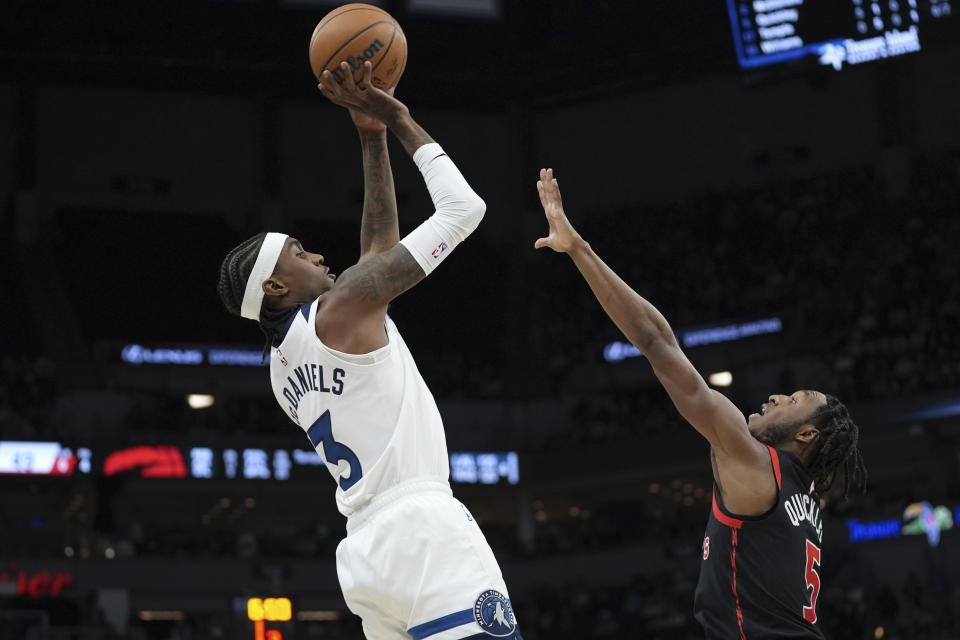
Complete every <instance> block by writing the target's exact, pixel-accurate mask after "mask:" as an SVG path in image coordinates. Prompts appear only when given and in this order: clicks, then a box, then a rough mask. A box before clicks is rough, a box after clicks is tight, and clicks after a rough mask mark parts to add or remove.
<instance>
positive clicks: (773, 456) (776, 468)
mask: <svg viewBox="0 0 960 640" xmlns="http://www.w3.org/2000/svg"><path fill="white" fill-rule="evenodd" d="M767 449H770V462H771V464H773V476H774V477H775V478H776V479H777V493H778V494H779V493H780V489H781V488H782V482H781V478H780V456H779V455H777V450H776V449H774V448H773V447H771V446H770V445H767ZM778 497H779V496H778Z"/></svg>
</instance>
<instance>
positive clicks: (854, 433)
mask: <svg viewBox="0 0 960 640" xmlns="http://www.w3.org/2000/svg"><path fill="white" fill-rule="evenodd" d="M824 395H826V396H827V404H826V405H824V406H822V407H820V408H818V409H817V411H816V412H814V414H813V415H812V416H810V418H809V419H808V420H805V421H804V423H805V424H812V425H813V426H814V427H816V428H817V430H818V431H819V432H820V435H819V437H817V438H816V439H815V440H814V441H812V442H811V443H810V444H808V445H807V446H808V447H809V446H811V445H812V444H813V443H814V442H815V443H817V444H816V446H817V450H816V452H815V453H814V454H813V456H812V457H811V458H810V459H809V460H808V461H807V469H808V470H809V471H810V474H811V475H812V476H813V481H814V484H815V485H816V488H817V492H818V493H820V494H825V493H826V492H827V491H829V490H830V488H831V487H833V483H834V480H836V477H837V473H838V472H839V473H841V474H842V475H843V498H842V500H846V499H847V496H848V495H849V493H850V489H851V487H856V488H857V489H858V490H859V491H860V492H861V493H863V492H865V491H866V481H867V468H866V466H865V465H864V464H863V457H862V456H861V454H860V449H859V448H858V446H857V443H858V441H859V439H860V429H859V427H857V425H856V423H855V422H854V421H853V420H852V419H851V418H850V412H849V411H847V408H846V407H845V406H844V405H843V403H842V402H840V401H839V400H837V399H836V398H835V397H833V396H831V395H827V394H824Z"/></svg>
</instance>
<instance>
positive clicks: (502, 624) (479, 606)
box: [473, 589, 517, 638]
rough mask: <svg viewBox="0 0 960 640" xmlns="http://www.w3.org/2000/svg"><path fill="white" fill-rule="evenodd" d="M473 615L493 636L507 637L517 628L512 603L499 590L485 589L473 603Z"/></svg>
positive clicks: (482, 627) (481, 626)
mask: <svg viewBox="0 0 960 640" xmlns="http://www.w3.org/2000/svg"><path fill="white" fill-rule="evenodd" d="M473 617H474V618H476V620H477V624H479V625H480V628H481V629H483V630H484V631H486V632H487V633H488V634H490V635H491V636H494V637H497V638H505V637H507V636H509V635H510V634H511V633H513V632H514V631H515V630H516V628H517V623H516V621H514V619H513V609H511V608H510V603H508V602H507V599H506V598H504V597H503V594H502V593H500V592H499V591H494V590H493V589H490V590H489V591H484V592H483V593H481V594H480V597H479V598H477V602H476V604H474V605H473Z"/></svg>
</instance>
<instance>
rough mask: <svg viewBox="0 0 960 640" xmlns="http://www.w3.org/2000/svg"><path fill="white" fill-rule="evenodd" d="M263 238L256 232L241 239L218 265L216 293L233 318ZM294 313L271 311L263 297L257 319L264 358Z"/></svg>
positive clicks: (283, 310) (236, 312)
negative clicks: (261, 335) (261, 334)
mask: <svg viewBox="0 0 960 640" xmlns="http://www.w3.org/2000/svg"><path fill="white" fill-rule="evenodd" d="M266 237H267V234H266V233H258V234H257V235H255V236H253V237H252V238H248V239H247V240H244V241H243V242H241V243H240V244H238V245H237V246H235V247H234V248H233V249H231V250H230V252H229V253H227V256H226V257H225V258H224V259H223V262H222V263H221V264H220V281H219V282H218V283H217V293H218V294H220V300H221V301H222V302H223V306H224V307H226V309H227V311H229V312H230V313H232V314H233V315H235V316H239V315H240V307H241V306H242V305H243V293H244V291H245V290H246V288H247V278H249V277H250V272H251V271H253V265H254V264H255V263H256V261H257V254H258V253H259V252H260V246H261V245H262V244H263V239H264V238H266ZM295 311H296V309H295V308H290V309H274V308H273V307H272V306H271V305H270V302H269V300H267V299H266V298H264V300H263V305H262V306H261V307H260V318H259V319H258V324H259V325H260V330H261V331H263V335H264V337H265V338H266V342H265V343H264V345H263V358H264V359H266V357H267V354H268V353H270V347H271V345H275V344H277V343H279V340H280V332H281V330H282V329H283V327H284V325H286V323H287V320H288V319H289V318H290V316H291V315H292V314H293V313H294V312H295Z"/></svg>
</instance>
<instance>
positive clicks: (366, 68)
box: [362, 60, 373, 89]
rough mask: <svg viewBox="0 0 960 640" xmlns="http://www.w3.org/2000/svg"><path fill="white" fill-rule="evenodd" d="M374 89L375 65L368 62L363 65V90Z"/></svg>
mask: <svg viewBox="0 0 960 640" xmlns="http://www.w3.org/2000/svg"><path fill="white" fill-rule="evenodd" d="M372 87H373V65H372V64H370V61H369V60H367V61H366V62H364V63H363V87H362V88H363V89H370V88H372Z"/></svg>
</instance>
